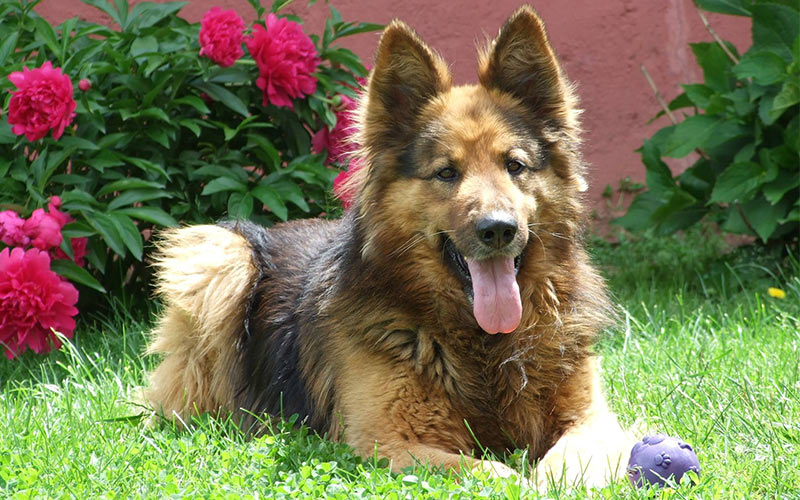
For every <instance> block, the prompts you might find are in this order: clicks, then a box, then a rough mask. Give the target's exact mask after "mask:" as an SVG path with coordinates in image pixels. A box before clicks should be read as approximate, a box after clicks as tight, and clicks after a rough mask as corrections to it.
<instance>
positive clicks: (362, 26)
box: [333, 23, 386, 40]
mask: <svg viewBox="0 0 800 500" xmlns="http://www.w3.org/2000/svg"><path fill="white" fill-rule="evenodd" d="M385 27H386V26H385V25H383V24H374V23H358V24H355V23H347V24H346V25H344V26H343V27H341V28H337V29H336V30H335V31H334V37H333V40H336V39H337V38H344V37H346V36H352V35H357V34H359V33H368V32H370V31H381V30H382V29H384V28H385Z"/></svg>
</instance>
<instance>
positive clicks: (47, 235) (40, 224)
mask: <svg viewBox="0 0 800 500" xmlns="http://www.w3.org/2000/svg"><path fill="white" fill-rule="evenodd" d="M23 230H24V231H25V234H26V235H27V236H28V238H30V240H31V244H32V245H33V246H34V247H35V248H38V249H39V250H45V251H47V250H50V249H51V248H56V247H58V246H59V245H60V244H61V239H62V237H61V223H60V221H59V219H58V218H57V217H54V216H53V215H52V214H49V213H47V212H45V211H44V209H43V208H37V209H36V210H34V211H33V213H32V214H31V216H30V217H29V218H28V220H26V221H25V225H24V226H23Z"/></svg>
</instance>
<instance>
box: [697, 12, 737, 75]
mask: <svg viewBox="0 0 800 500" xmlns="http://www.w3.org/2000/svg"><path fill="white" fill-rule="evenodd" d="M697 13H698V14H699V15H700V19H702V20H703V26H705V27H706V31H708V32H709V33H710V34H711V36H712V37H713V38H714V40H715V41H716V42H717V44H719V46H720V47H722V51H723V52H725V55H727V56H728V57H729V58H730V59H731V61H733V63H734V64H739V58H737V57H736V56H735V55H733V53H732V52H731V51H730V49H728V46H727V45H725V42H724V41H723V40H722V38H720V37H719V35H717V32H716V31H714V28H712V27H711V23H709V22H708V18H706V15H705V14H703V11H701V10H700V9H697Z"/></svg>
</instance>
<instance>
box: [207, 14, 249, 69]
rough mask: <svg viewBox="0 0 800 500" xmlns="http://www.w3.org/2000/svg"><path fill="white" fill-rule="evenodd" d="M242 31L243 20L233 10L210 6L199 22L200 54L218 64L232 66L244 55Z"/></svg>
mask: <svg viewBox="0 0 800 500" xmlns="http://www.w3.org/2000/svg"><path fill="white" fill-rule="evenodd" d="M243 31H244V21H242V18H241V17H239V14H237V13H236V11H235V10H233V9H229V10H222V8H220V7H214V8H212V9H211V10H209V11H208V12H206V13H205V15H204V16H203V21H202V22H201V23H200V55H201V56H206V57H208V58H210V59H211V60H212V61H214V62H215V63H217V64H219V65H220V66H223V67H227V66H232V65H233V63H235V62H236V60H237V59H239V58H240V57H242V56H243V55H244V50H242V38H243V35H242V32H243Z"/></svg>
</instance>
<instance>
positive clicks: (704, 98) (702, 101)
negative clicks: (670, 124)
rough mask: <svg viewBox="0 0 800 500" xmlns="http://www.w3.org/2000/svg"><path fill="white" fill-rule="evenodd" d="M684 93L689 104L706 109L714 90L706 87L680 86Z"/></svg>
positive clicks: (700, 85)
mask: <svg viewBox="0 0 800 500" xmlns="http://www.w3.org/2000/svg"><path fill="white" fill-rule="evenodd" d="M681 87H683V90H684V91H685V92H686V97H688V98H689V100H690V101H691V104H694V105H695V106H697V107H698V108H702V109H706V108H708V106H709V105H710V104H711V96H713V95H714V90H713V89H711V87H709V86H708V85H703V84H691V85H681Z"/></svg>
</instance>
